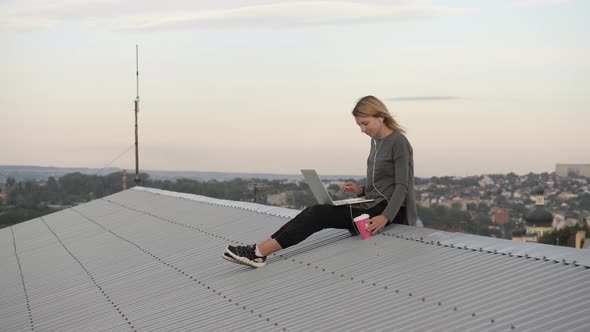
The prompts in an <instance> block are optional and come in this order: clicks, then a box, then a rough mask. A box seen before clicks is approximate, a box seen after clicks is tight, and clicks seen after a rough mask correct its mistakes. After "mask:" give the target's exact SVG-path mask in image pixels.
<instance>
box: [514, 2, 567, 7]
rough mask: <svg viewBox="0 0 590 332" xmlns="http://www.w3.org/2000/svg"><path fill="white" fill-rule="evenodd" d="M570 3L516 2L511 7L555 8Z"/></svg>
mask: <svg viewBox="0 0 590 332" xmlns="http://www.w3.org/2000/svg"><path fill="white" fill-rule="evenodd" d="M568 2H571V0H517V1H514V2H513V3H512V6H514V7H519V8H537V7H548V6H557V5H562V4H566V3H568Z"/></svg>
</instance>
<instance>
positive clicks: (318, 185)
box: [301, 169, 373, 206]
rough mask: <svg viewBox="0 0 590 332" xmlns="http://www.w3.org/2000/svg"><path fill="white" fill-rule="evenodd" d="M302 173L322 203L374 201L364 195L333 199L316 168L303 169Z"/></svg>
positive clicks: (342, 203) (344, 203) (345, 203)
mask: <svg viewBox="0 0 590 332" xmlns="http://www.w3.org/2000/svg"><path fill="white" fill-rule="evenodd" d="M301 174H303V177H304V178H305V181H306V182H307V184H308V185H309V189H311V192H312V193H313V195H314V196H315V199H316V200H317V201H318V203H320V204H328V205H335V206H340V205H350V204H359V203H365V202H372V201H373V200H372V199H366V198H364V197H354V198H347V199H341V200H338V201H334V200H332V197H330V194H329V193H328V191H327V190H326V187H324V184H323V183H322V180H320V177H319V176H318V173H316V171H315V170H313V169H302V170H301Z"/></svg>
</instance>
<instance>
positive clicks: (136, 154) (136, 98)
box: [135, 45, 141, 186]
mask: <svg viewBox="0 0 590 332" xmlns="http://www.w3.org/2000/svg"><path fill="white" fill-rule="evenodd" d="M135 83H136V88H137V95H136V97H135V185H136V186H139V185H140V184H141V179H140V178H139V145H138V143H137V141H138V134H137V113H138V112H139V47H138V45H135Z"/></svg>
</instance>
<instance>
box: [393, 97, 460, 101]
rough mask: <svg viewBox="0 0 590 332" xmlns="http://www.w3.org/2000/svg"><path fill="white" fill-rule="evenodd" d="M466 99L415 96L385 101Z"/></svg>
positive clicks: (458, 98)
mask: <svg viewBox="0 0 590 332" xmlns="http://www.w3.org/2000/svg"><path fill="white" fill-rule="evenodd" d="M460 99H465V98H462V97H456V96H414V97H391V98H386V99H385V100H389V101H410V102H411V101H447V100H460Z"/></svg>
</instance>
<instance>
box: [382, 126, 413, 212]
mask: <svg viewBox="0 0 590 332" xmlns="http://www.w3.org/2000/svg"><path fill="white" fill-rule="evenodd" d="M402 137H403V136H402ZM403 138H404V139H400V140H398V142H397V144H394V146H393V168H394V183H393V186H394V187H393V193H392V195H391V198H389V204H387V207H386V208H385V210H384V211H383V215H384V216H385V217H387V219H388V220H390V221H391V220H393V219H394V218H395V216H396V215H397V213H398V211H399V209H400V207H401V206H402V205H404V202H405V200H406V197H407V195H408V191H409V190H408V188H409V186H410V185H411V183H412V179H411V178H410V176H411V175H410V165H411V164H410V162H411V161H410V146H409V142H408V141H407V140H406V139H405V137H403Z"/></svg>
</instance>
